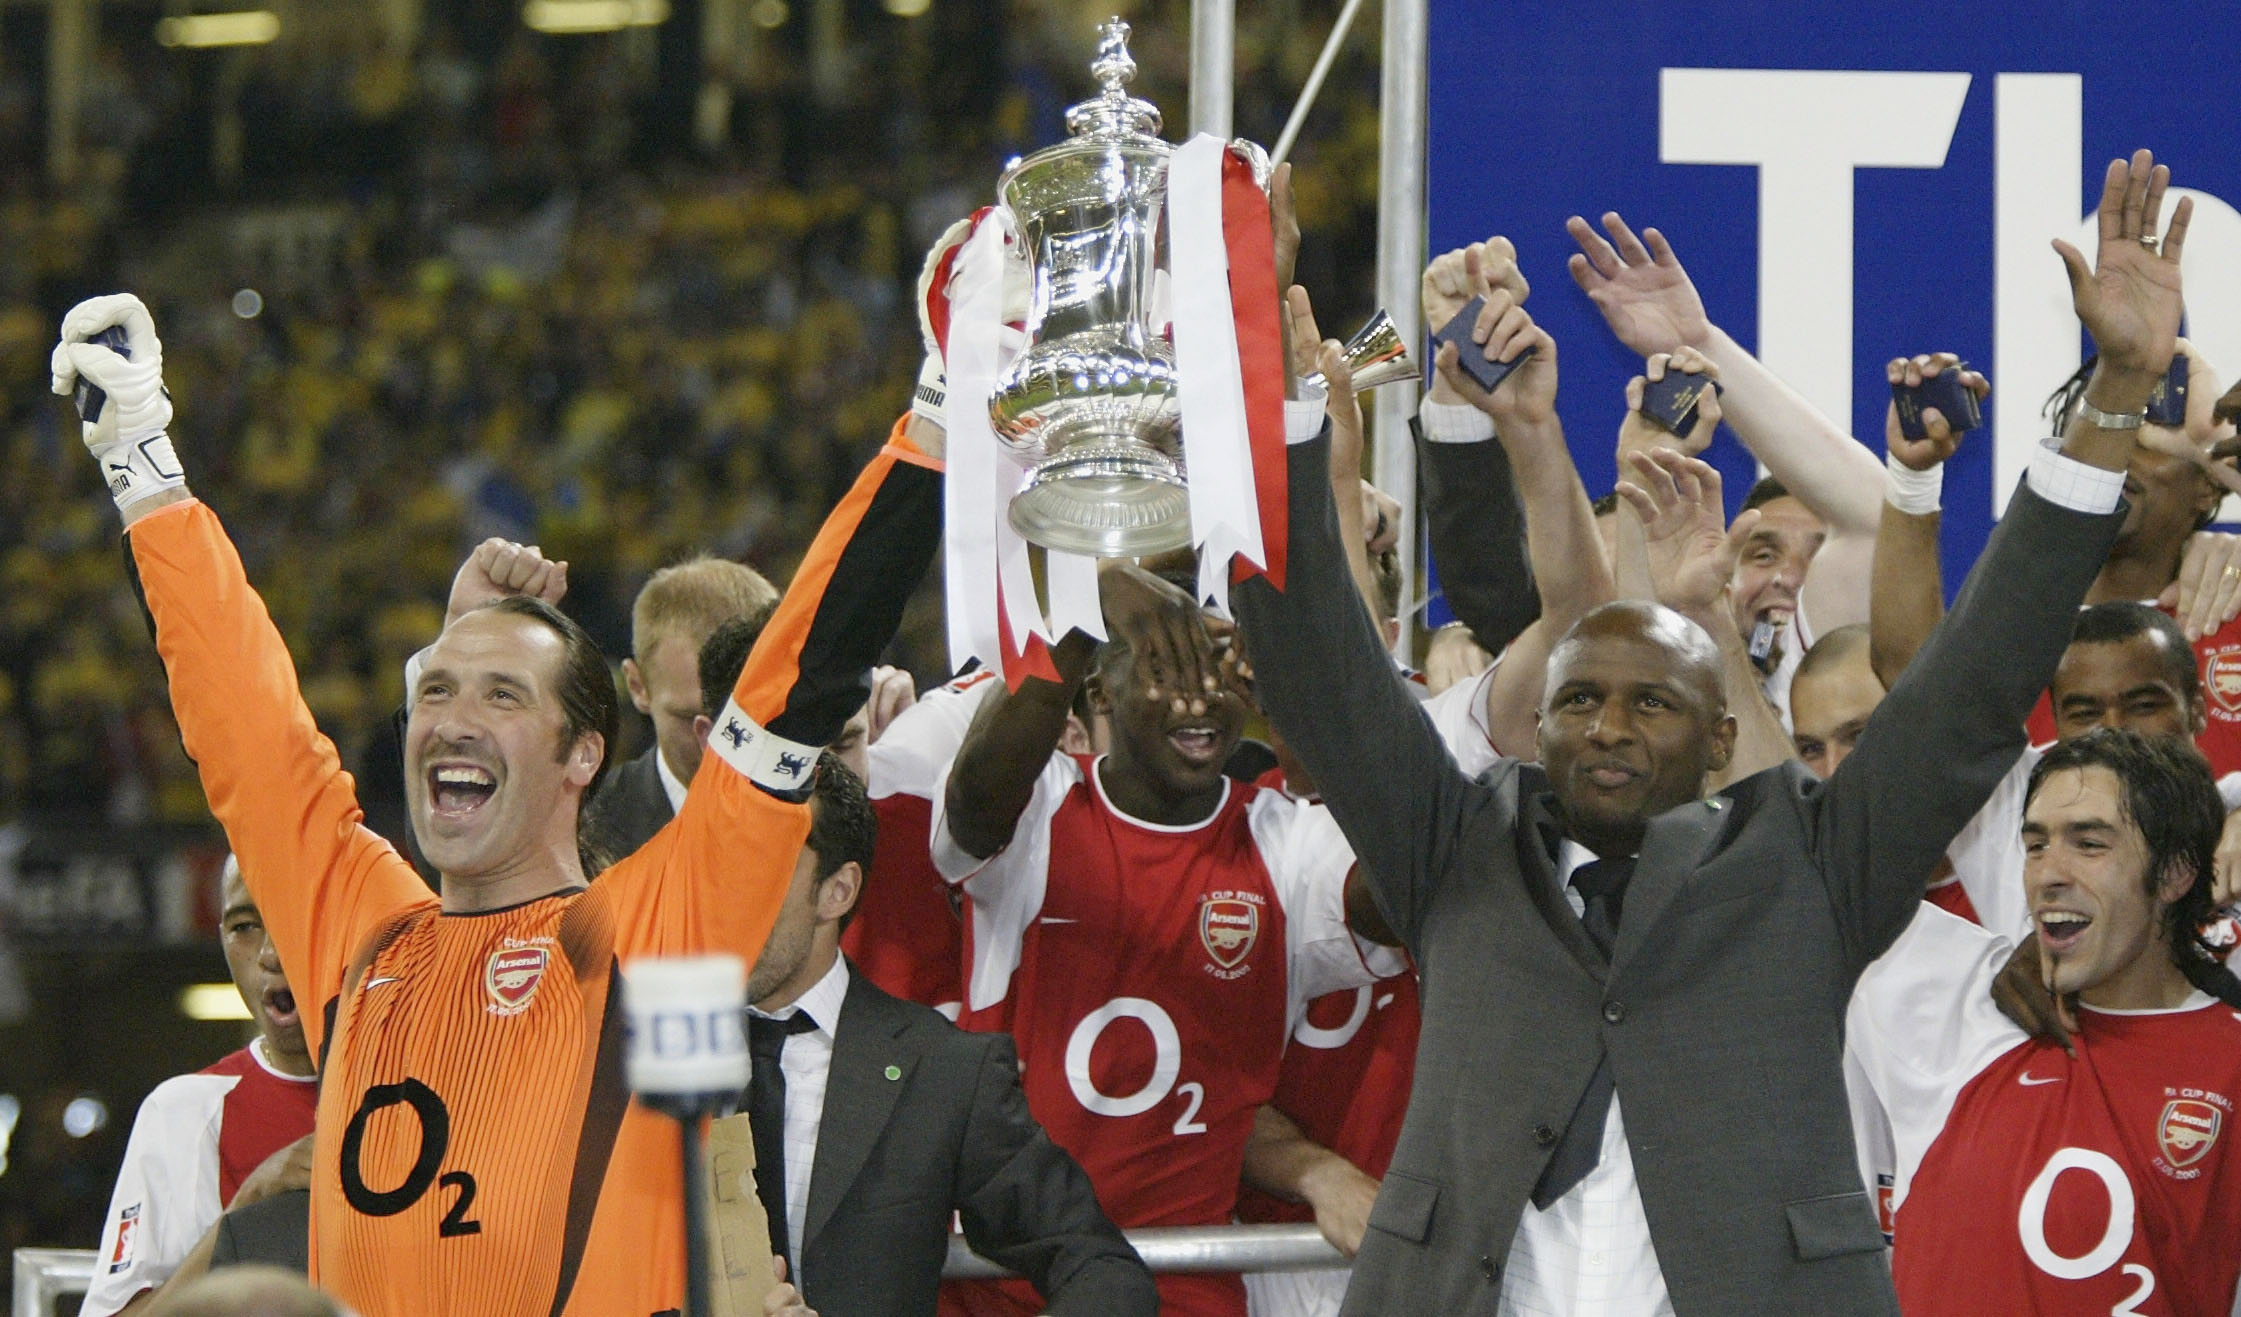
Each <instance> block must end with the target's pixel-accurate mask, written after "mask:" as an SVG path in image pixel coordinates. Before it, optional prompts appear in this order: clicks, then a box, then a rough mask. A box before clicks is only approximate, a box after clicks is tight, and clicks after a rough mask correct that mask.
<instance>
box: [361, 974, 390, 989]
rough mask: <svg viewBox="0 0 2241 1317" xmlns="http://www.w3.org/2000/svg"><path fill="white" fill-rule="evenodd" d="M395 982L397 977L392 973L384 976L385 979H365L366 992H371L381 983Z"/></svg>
mask: <svg viewBox="0 0 2241 1317" xmlns="http://www.w3.org/2000/svg"><path fill="white" fill-rule="evenodd" d="M396 982H398V979H397V978H396V977H395V976H394V975H392V976H390V977H389V978H385V979H367V980H366V990H367V991H368V992H371V991H372V990H374V989H375V988H378V987H380V986H381V985H382V984H384V983H396Z"/></svg>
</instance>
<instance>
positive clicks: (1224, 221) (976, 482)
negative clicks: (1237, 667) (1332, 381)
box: [944, 134, 1286, 688]
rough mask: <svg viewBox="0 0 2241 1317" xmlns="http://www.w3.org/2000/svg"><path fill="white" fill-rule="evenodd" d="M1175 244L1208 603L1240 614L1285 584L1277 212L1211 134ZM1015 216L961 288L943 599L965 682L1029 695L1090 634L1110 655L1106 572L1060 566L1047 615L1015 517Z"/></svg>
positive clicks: (1203, 144) (1193, 490)
mask: <svg viewBox="0 0 2241 1317" xmlns="http://www.w3.org/2000/svg"><path fill="white" fill-rule="evenodd" d="M1167 179H1168V235H1169V252H1170V265H1171V270H1170V273H1171V276H1172V277H1171V280H1170V281H1169V282H1170V286H1171V288H1172V296H1173V300H1174V308H1173V315H1174V323H1173V327H1172V333H1173V339H1174V345H1175V360H1176V375H1177V382H1178V390H1179V393H1180V404H1181V412H1182V447H1183V465H1184V469H1185V471H1186V473H1187V477H1188V480H1189V491H1190V509H1191V543H1192V545H1193V546H1194V547H1195V548H1196V549H1197V550H1198V554H1199V597H1200V599H1201V600H1202V601H1205V602H1208V603H1210V604H1212V605H1213V606H1214V607H1215V608H1217V609H1219V610H1222V611H1224V612H1226V611H1227V608H1228V602H1229V586H1230V584H1231V582H1232V581H1235V580H1242V579H1244V578H1245V577H1246V576H1248V575H1251V574H1253V573H1255V572H1261V573H1265V574H1266V575H1267V576H1268V577H1269V578H1270V580H1271V581H1272V582H1274V583H1275V584H1276V585H1277V586H1278V587H1279V588H1281V587H1282V586H1283V583H1284V560H1285V543H1286V535H1285V498H1286V490H1285V455H1284V387H1283V368H1284V361H1283V350H1284V349H1283V337H1282V333H1281V330H1280V327H1279V323H1278V319H1277V317H1278V309H1277V297H1278V292H1279V290H1278V289H1277V287H1276V271H1275V258H1274V253H1273V248H1272V240H1271V235H1270V230H1269V207H1268V198H1267V196H1266V194H1265V193H1264V192H1263V191H1262V190H1261V187H1260V184H1259V183H1258V182H1257V181H1256V180H1255V179H1254V177H1253V170H1252V166H1251V165H1249V164H1247V163H1246V162H1245V161H1244V160H1243V159H1240V158H1239V157H1238V156H1237V155H1236V154H1235V153H1234V152H1232V151H1231V150H1230V149H1229V146H1228V144H1227V143H1225V142H1223V141H1221V140H1220V139H1218V138H1214V137H1210V136H1207V135H1204V134H1201V135H1199V136H1197V137H1194V138H1192V139H1191V140H1190V141H1189V142H1186V143H1184V144H1183V145H1182V146H1180V147H1177V148H1176V150H1175V153H1174V155H1173V157H1172V158H1171V160H1170V162H1169V165H1168V175H1167ZM1016 241H1017V239H1016V237H1014V236H1013V225H1012V222H1011V218H1010V215H1009V214H1008V212H1006V211H1005V210H1004V209H1003V208H1002V207H997V208H995V209H994V210H992V211H989V212H987V213H986V214H984V215H983V216H982V218H981V219H980V220H979V222H978V223H977V225H976V226H975V227H974V229H973V232H972V235H971V236H970V237H969V238H967V239H966V240H965V242H964V244H963V246H962V247H961V248H959V250H958V252H957V254H956V258H955V261H954V263H953V265H952V268H951V271H950V273H949V277H948V279H947V287H946V293H947V298H948V303H949V316H948V325H947V338H946V342H945V344H944V355H945V358H946V362H947V367H948V370H947V376H948V396H947V399H946V400H945V415H946V417H947V426H946V428H947V430H948V459H947V467H948V483H947V488H946V494H945V497H946V500H947V501H946V516H947V519H948V527H947V533H946V543H945V550H944V552H945V556H946V572H945V591H946V592H945V598H946V602H947V606H948V615H949V616H948V625H949V656H950V663H951V665H952V667H962V666H964V664H965V661H966V660H967V659H978V660H980V662H981V663H982V664H983V665H984V666H986V667H989V668H992V669H994V670H996V671H998V672H1000V673H1002V674H1003V676H1004V680H1005V682H1006V683H1007V684H1008V685H1010V686H1012V687H1014V688H1016V687H1017V686H1018V685H1019V683H1020V681H1021V680H1023V679H1024V678H1026V677H1028V676H1040V677H1044V678H1046V679H1048V680H1054V681H1055V680H1056V679H1057V669H1056V668H1055V667H1054V666H1053V664H1052V663H1051V660H1050V653H1049V647H1050V646H1051V645H1052V644H1055V643H1056V641H1057V639H1058V638H1059V637H1062V636H1064V635H1066V634H1067V633H1068V632H1069V631H1072V630H1075V629H1079V630H1081V631H1084V632H1087V633H1088V634H1089V635H1091V636H1093V637H1095V638H1097V639H1100V640H1102V639H1104V637H1105V625H1104V617H1103V612H1102V610H1101V608H1100V607H1099V604H1098V597H1097V565H1096V562H1095V560H1093V559H1091V558H1089V557H1086V556H1084V555H1081V554H1074V553H1063V552H1057V551H1050V552H1048V553H1047V556H1046V558H1045V562H1044V583H1045V586H1046V590H1047V595H1048V598H1049V601H1050V603H1049V608H1048V610H1047V612H1046V610H1045V609H1044V608H1043V607H1042V606H1041V604H1040V603H1039V602H1038V599H1037V595H1036V590H1035V581H1034V576H1033V572H1032V569H1031V568H1030V566H1029V561H1028V552H1027V543H1026V541H1025V540H1023V539H1022V538H1021V537H1020V535H1019V533H1018V532H1017V531H1015V530H1013V529H1012V526H1011V522H1010V520H1009V518H1008V517H1007V516H1006V509H1007V508H1008V507H1009V506H1010V504H1011V500H1012V498H1013V496H1015V495H1016V494H1018V493H1019V491H1020V489H1021V487H1022V486H1023V485H1024V483H1025V482H1026V479H1027V475H1028V470H1029V468H1028V466H1027V465H1026V463H1025V462H1024V461H1022V460H1021V459H1020V458H1019V457H1018V456H1016V455H1015V454H1014V453H1013V452H1012V450H1011V449H1009V448H1008V447H1006V446H1005V445H1004V444H1002V443H1001V442H999V441H998V439H997V437H996V434H995V431H994V430H993V428H991V426H990V424H989V411H988V399H989V397H990V395H991V394H992V393H993V392H994V391H995V386H996V382H997V380H998V379H999V378H1000V377H1001V376H1002V375H1003V373H1004V371H1005V370H1006V369H1007V368H1008V367H1009V366H1010V365H1011V362H1012V359H1013V358H1014V357H1015V356H1017V355H1018V353H1019V351H1020V350H1021V349H1022V347H1023V346H1024V345H1023V344H1021V343H1019V342H1018V341H1017V336H1016V335H1006V334H1005V333H1004V329H1005V326H1004V322H1003V303H1004V279H1005V276H1006V263H1007V262H1008V261H1012V260H1016V259H1018V258H1017V257H1014V256H1011V255H1008V254H1007V252H1006V244H1007V242H1016Z"/></svg>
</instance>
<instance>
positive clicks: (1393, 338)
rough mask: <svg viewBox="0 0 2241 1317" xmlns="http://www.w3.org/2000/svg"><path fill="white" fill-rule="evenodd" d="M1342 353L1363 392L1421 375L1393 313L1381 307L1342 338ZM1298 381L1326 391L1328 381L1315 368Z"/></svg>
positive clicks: (1355, 381)
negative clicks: (1353, 333)
mask: <svg viewBox="0 0 2241 1317" xmlns="http://www.w3.org/2000/svg"><path fill="white" fill-rule="evenodd" d="M1343 355H1344V356H1345V358H1346V366H1347V369H1348V370H1349V371H1351V372H1352V373H1353V376H1354V392H1356V393H1367V392H1368V391H1369V390H1371V389H1374V388H1378V387H1379V386H1381V385H1386V384H1398V383H1400V382H1401V381H1402V380H1413V379H1418V378H1420V377H1421V376H1420V373H1419V371H1418V370H1417V366H1416V362H1415V360H1414V359H1413V358H1411V357H1410V356H1409V351H1408V343H1407V342H1406V341H1405V340H1404V339H1402V338H1401V330H1400V326H1398V325H1396V324H1394V323H1393V317H1392V316H1390V315H1387V314H1386V313H1385V312H1384V311H1382V310H1380V311H1379V312H1378V313H1377V314H1376V315H1373V316H1371V317H1370V318H1369V323H1368V324H1366V325H1363V326H1362V327H1361V329H1360V330H1359V331H1357V332H1356V333H1355V335H1354V337H1352V338H1350V339H1348V340H1346V347H1345V349H1344V350H1343ZM1300 383H1302V384H1306V385H1310V386H1312V387H1314V388H1319V389H1323V390H1325V391H1326V392H1327V391H1328V390H1329V389H1330V385H1331V382H1330V381H1329V380H1327V379H1325V378H1324V377H1323V372H1321V371H1316V372H1315V373H1314V374H1312V375H1310V376H1308V377H1307V378H1306V379H1304V380H1301V381H1300Z"/></svg>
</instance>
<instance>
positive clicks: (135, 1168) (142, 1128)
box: [81, 1038, 319, 1317]
mask: <svg viewBox="0 0 2241 1317" xmlns="http://www.w3.org/2000/svg"><path fill="white" fill-rule="evenodd" d="M263 1050H264V1040H263V1039H262V1038H259V1039H257V1040H256V1041H254V1042H252V1043H250V1044H249V1046H247V1047H244V1048H242V1049H241V1050H240V1051H238V1052H234V1053H232V1054H231V1055H229V1056H226V1057H223V1058H221V1059H220V1060H218V1061H217V1062H215V1063H214V1064H212V1065H211V1066H210V1067H209V1068H207V1069H205V1070H201V1071H198V1072H196V1073H194V1074H191V1075H179V1076H176V1077H174V1078H171V1079H167V1080H165V1081H164V1082H163V1083H161V1084H158V1085H157V1086H156V1088H155V1090H154V1091H153V1092H151V1093H149V1094H148V1098H147V1100H146V1101H145V1102H142V1103H141V1104H140V1114H139V1115H138V1116H137V1117H135V1118H134V1120H133V1122H132V1138H131V1140H130V1141H129V1142H128V1143H127V1144H126V1145H125V1157H124V1165H123V1166H121V1167H119V1168H118V1171H117V1184H116V1188H115V1189H114V1191H113V1192H112V1193H111V1195H110V1201H109V1218H108V1221H107V1223H106V1224H105V1225H104V1226H103V1227H102V1232H101V1248H100V1250H99V1252H98V1253H97V1254H96V1255H95V1256H96V1261H95V1265H94V1269H93V1285H92V1287H91V1288H90V1289H89V1290H88V1291H87V1293H86V1298H85V1303H84V1307H83V1308H82V1309H81V1311H83V1312H84V1313H86V1314H87V1317H106V1314H109V1313H113V1312H115V1311H117V1309H119V1308H121V1307H123V1306H124V1305H125V1304H127V1303H129V1302H131V1301H132V1299H133V1296H135V1295H138V1294H141V1293H143V1292H145V1291H148V1290H152V1289H154V1288H156V1287H157V1286H159V1285H161V1284H163V1283H164V1281H166V1280H168V1279H170V1277H171V1274H172V1273H173V1272H174V1271H176V1270H178V1267H179V1264H180V1262H182V1261H183V1260H185V1258H186V1256H187V1254H188V1253H189V1252H191V1251H193V1249H194V1246H195V1245H196V1244H197V1243H199V1242H200V1241H201V1239H202V1236H203V1234H204V1232H206V1231H208V1230H209V1229H210V1227H211V1225H212V1224H213V1223H215V1222H216V1221H217V1219H218V1215H219V1213H221V1212H223V1211H225V1207H226V1204H227V1203H229V1202H231V1201H233V1196H234V1192H235V1191H236V1190H238V1189H240V1188H241V1182H242V1181H243V1180H246V1179H248V1178H249V1173H250V1172H251V1171H254V1170H256V1169H257V1167H258V1166H259V1165H260V1164H261V1163H263V1161H264V1160H265V1158H267V1157H269V1156H271V1155H272V1154H273V1153H275V1152H278V1151H279V1150H280V1149H282V1148H285V1147H287V1146H288V1145H289V1144H291V1143H294V1142H295V1141H296V1140H297V1139H300V1138H302V1137H303V1136H304V1135H306V1134H309V1133H311V1123H312V1112H313V1110H314V1108H315V1107H316V1106H317V1104H318V1101H319V1089H318V1085H317V1084H316V1082H315V1081H314V1080H313V1079H312V1078H311V1077H310V1076H308V1075H305V1076H302V1077H298V1076H295V1075H284V1074H281V1073H280V1072H279V1071H277V1070H275V1069H273V1068H272V1066H271V1065H270V1064H268V1063H267V1062H266V1061H265V1059H264V1057H263V1055H262V1053H263Z"/></svg>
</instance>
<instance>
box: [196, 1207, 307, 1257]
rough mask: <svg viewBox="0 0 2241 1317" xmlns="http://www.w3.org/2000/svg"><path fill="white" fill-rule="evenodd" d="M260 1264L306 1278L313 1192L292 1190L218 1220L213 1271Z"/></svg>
mask: <svg viewBox="0 0 2241 1317" xmlns="http://www.w3.org/2000/svg"><path fill="white" fill-rule="evenodd" d="M246 1263H258V1264H261V1265H264V1266H268V1267H278V1268H280V1269H281V1270H283V1271H292V1272H295V1273H296V1274H297V1275H303V1274H304V1273H306V1272H308V1271H309V1270H310V1269H311V1191H310V1190H309V1189H290V1190H287V1191H286V1192H284V1193H277V1194H274V1195H273V1196H272V1197H270V1198H266V1199H261V1200H259V1201H257V1202H254V1203H251V1204H249V1205H248V1206H247V1207H237V1208H235V1209H234V1210H232V1211H230V1212H228V1213H226V1214H225V1215H224V1216H221V1217H219V1218H218V1238H217V1240H216V1242H215V1243H213V1244H212V1245H211V1249H210V1269H211V1270H212V1271H216V1270H217V1269H218V1268H220V1267H238V1266H242V1265H244V1264H246Z"/></svg>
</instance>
